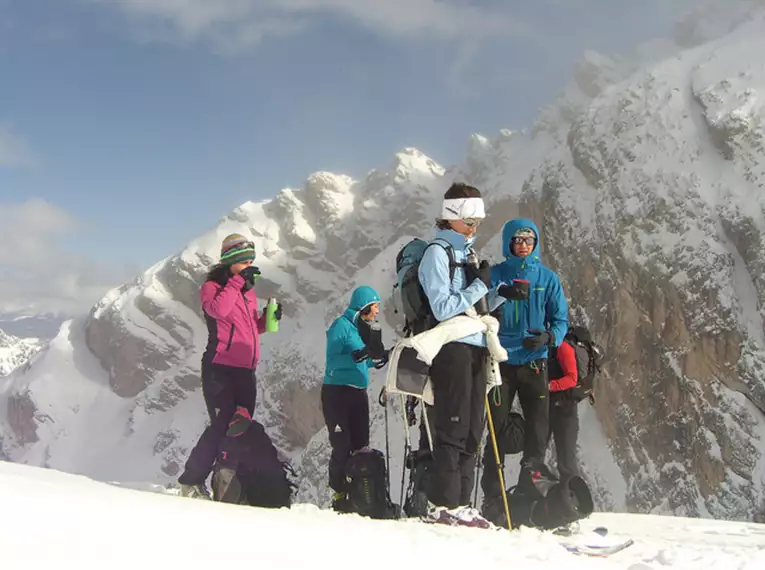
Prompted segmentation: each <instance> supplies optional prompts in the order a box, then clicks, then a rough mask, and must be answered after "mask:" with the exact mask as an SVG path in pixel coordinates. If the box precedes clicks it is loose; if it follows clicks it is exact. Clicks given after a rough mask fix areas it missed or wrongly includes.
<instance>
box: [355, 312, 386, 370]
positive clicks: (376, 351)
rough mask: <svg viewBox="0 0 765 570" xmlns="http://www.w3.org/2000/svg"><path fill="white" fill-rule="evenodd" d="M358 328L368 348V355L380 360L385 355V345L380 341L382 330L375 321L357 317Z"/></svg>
mask: <svg viewBox="0 0 765 570" xmlns="http://www.w3.org/2000/svg"><path fill="white" fill-rule="evenodd" d="M356 326H357V328H358V329H359V336H360V337H361V340H363V341H364V344H365V345H366V346H367V348H368V349H369V356H371V357H372V358H373V359H374V360H380V359H381V358H383V356H386V355H387V351H386V350H385V346H384V345H383V342H382V330H381V329H380V325H378V324H377V323H376V322H370V321H367V320H365V319H361V318H360V319H359V321H358V324H357V325H356Z"/></svg>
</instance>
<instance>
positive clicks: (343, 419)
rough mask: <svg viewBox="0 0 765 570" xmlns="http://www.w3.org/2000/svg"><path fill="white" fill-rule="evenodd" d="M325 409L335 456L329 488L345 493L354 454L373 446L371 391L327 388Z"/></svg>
mask: <svg viewBox="0 0 765 570" xmlns="http://www.w3.org/2000/svg"><path fill="white" fill-rule="evenodd" d="M321 407H322V412H323V414H324V422H325V423H326V424H327V432H328V436H329V444H330V446H332V455H331V456H330V458H329V486H330V487H332V489H333V490H334V491H337V492H345V490H346V481H345V464H346V463H347V462H348V458H349V457H350V456H351V453H352V452H354V451H356V450H359V449H361V448H362V447H366V446H368V445H369V399H368V398H367V391H366V390H363V389H361V388H354V387H353V386H339V385H334V384H324V385H323V386H322V387H321Z"/></svg>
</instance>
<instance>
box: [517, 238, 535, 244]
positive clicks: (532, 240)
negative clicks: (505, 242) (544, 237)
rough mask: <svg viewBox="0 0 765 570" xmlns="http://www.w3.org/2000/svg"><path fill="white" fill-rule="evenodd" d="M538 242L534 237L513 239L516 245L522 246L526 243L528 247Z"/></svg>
mask: <svg viewBox="0 0 765 570" xmlns="http://www.w3.org/2000/svg"><path fill="white" fill-rule="evenodd" d="M536 241H537V240H536V238H533V237H514V238H513V244H514V245H521V244H522V243H525V244H526V245H534V243H535V242H536Z"/></svg>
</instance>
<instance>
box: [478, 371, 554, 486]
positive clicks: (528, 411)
mask: <svg viewBox="0 0 765 570" xmlns="http://www.w3.org/2000/svg"><path fill="white" fill-rule="evenodd" d="M546 364H547V361H546V360H537V361H534V362H532V363H530V364H525V365H523V366H515V365H512V364H500V365H499V369H500V373H501V375H502V385H501V386H499V387H498V388H494V389H493V390H492V391H491V393H490V394H489V405H490V406H491V415H492V420H493V422H494V429H495V431H496V432H497V434H498V439H499V438H500V437H501V434H502V433H503V432H504V431H505V430H507V429H509V425H508V422H509V419H510V410H511V408H512V405H513V400H514V399H515V395H516V394H518V400H519V402H520V404H521V409H522V410H523V418H524V425H523V432H524V433H523V457H522V459H521V466H522V468H528V467H530V466H534V465H539V464H542V463H544V459H545V451H546V450H547V443H548V440H549V432H550V402H549V393H550V387H549V385H548V381H547V367H546ZM503 465H504V461H503ZM483 466H484V469H483V475H482V477H481V488H482V489H483V494H484V496H485V497H491V496H495V495H500V493H501V489H500V484H499V475H498V474H497V462H496V459H495V458H494V448H493V446H492V443H491V441H489V440H488V438H487V440H486V445H485V446H484V454H483Z"/></svg>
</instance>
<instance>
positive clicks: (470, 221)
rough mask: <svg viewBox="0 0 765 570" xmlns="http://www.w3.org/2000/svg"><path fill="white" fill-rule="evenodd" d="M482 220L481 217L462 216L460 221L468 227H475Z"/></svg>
mask: <svg viewBox="0 0 765 570" xmlns="http://www.w3.org/2000/svg"><path fill="white" fill-rule="evenodd" d="M482 221H483V218H463V220H462V223H463V224H465V225H466V226H467V227H469V228H475V227H477V226H478V225H479V224H480V223H481V222H482Z"/></svg>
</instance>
